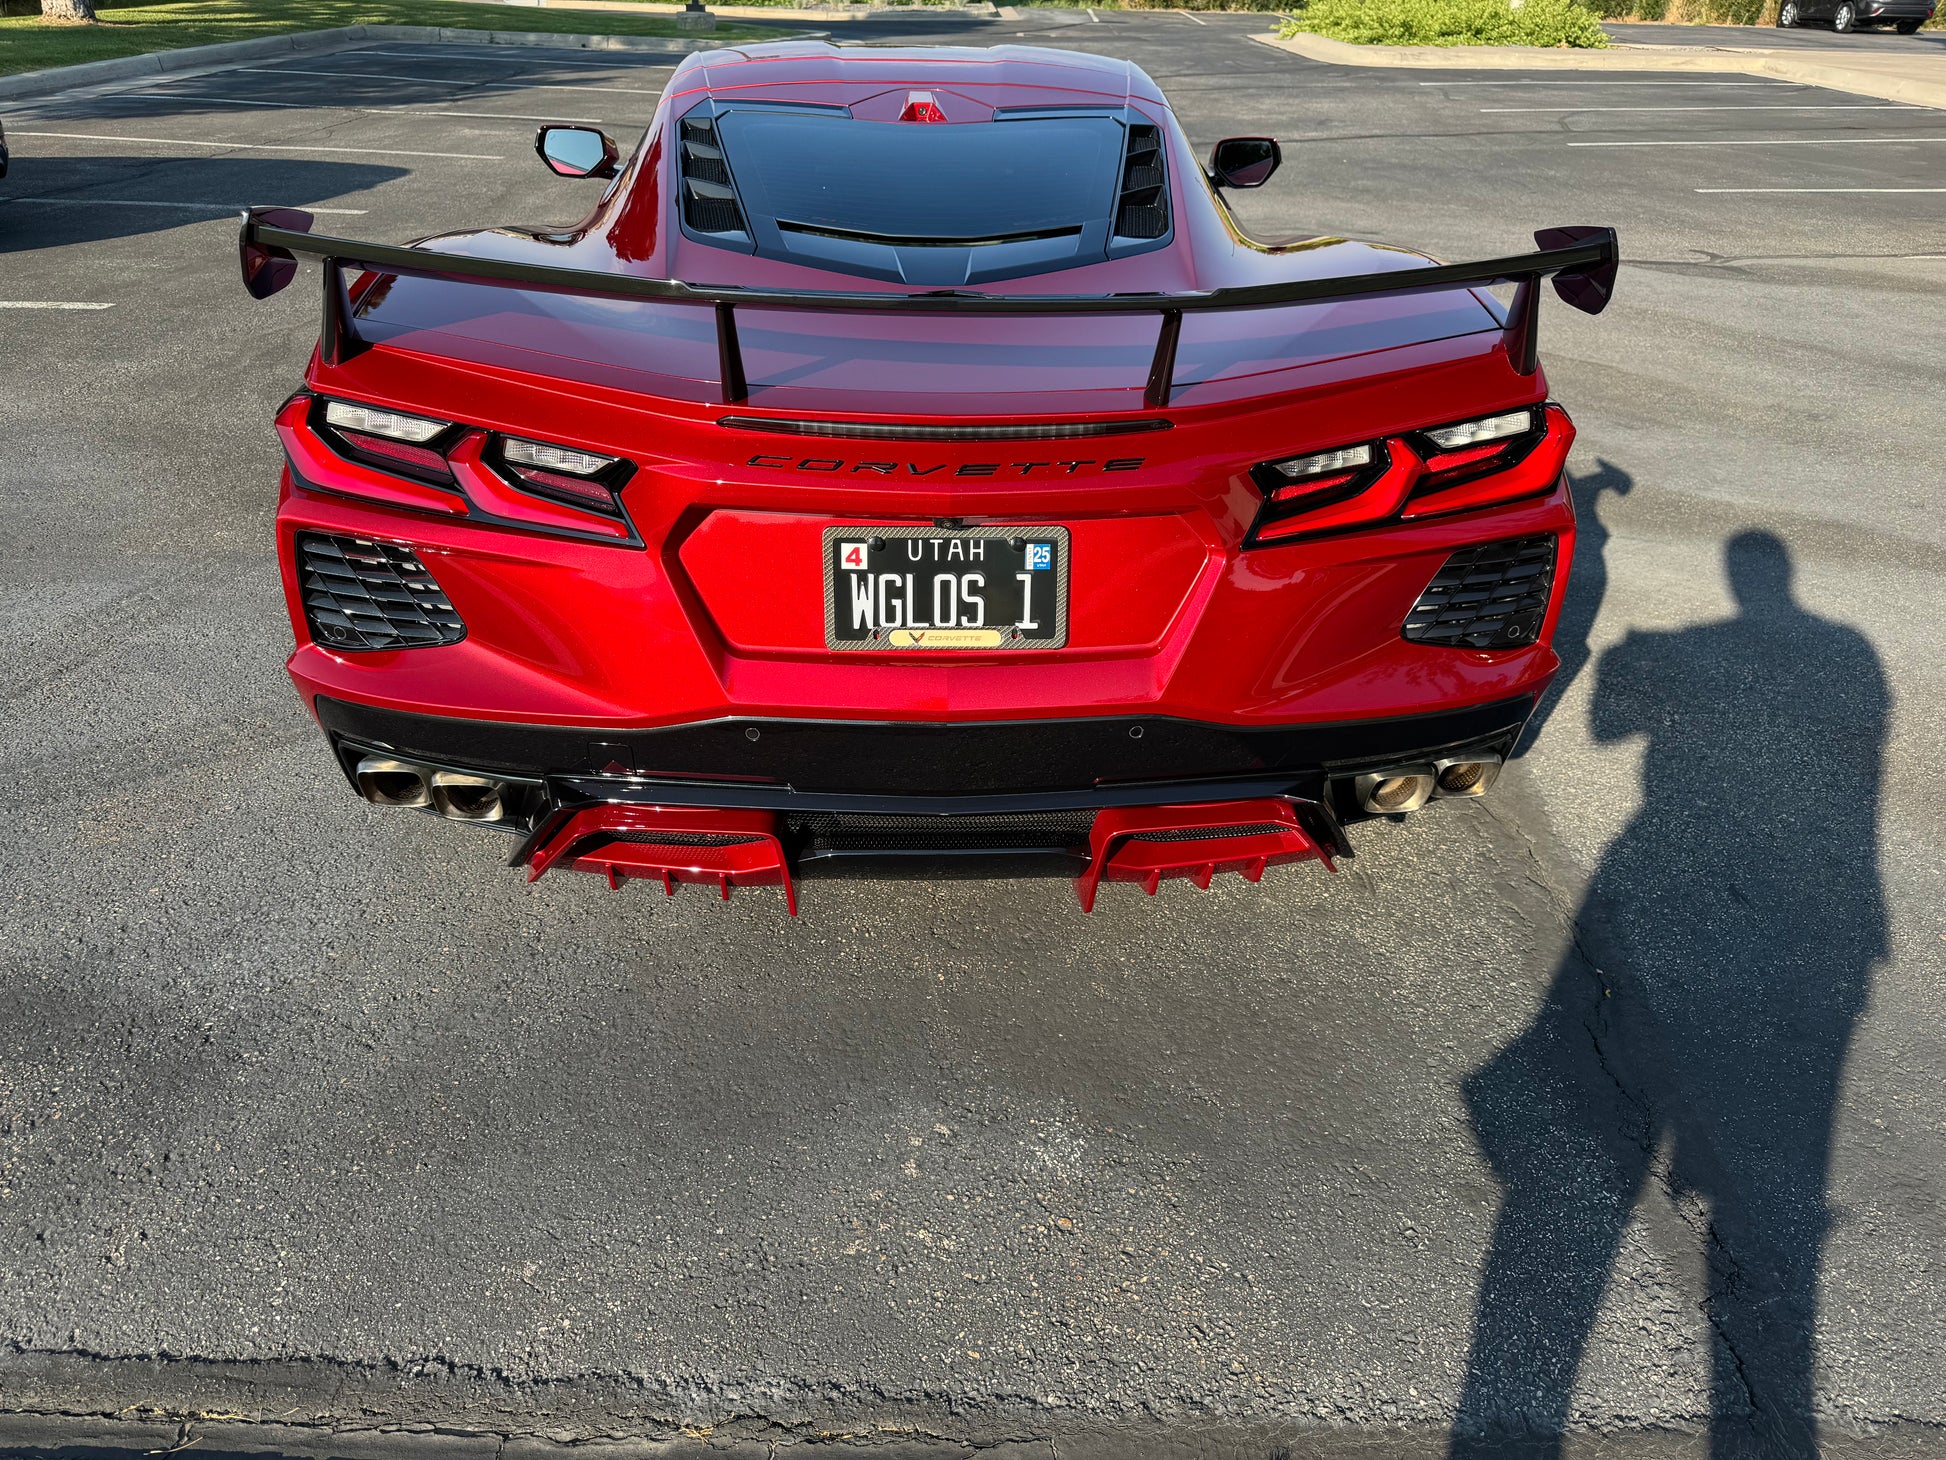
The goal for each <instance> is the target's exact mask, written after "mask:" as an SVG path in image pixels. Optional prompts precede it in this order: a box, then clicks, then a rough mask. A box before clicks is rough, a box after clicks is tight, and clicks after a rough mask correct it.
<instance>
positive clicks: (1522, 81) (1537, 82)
mask: <svg viewBox="0 0 1946 1460" xmlns="http://www.w3.org/2000/svg"><path fill="white" fill-rule="evenodd" d="M1419 84H1420V85H1421V86H1558V87H1561V88H1562V89H1563V90H1566V89H1570V88H1573V87H1576V86H1793V87H1800V88H1801V87H1802V86H1804V84H1805V83H1804V82H1802V81H1546V80H1543V79H1541V78H1539V77H1534V76H1523V77H1518V78H1516V79H1514V80H1512V81H1421V82H1420V83H1419Z"/></svg>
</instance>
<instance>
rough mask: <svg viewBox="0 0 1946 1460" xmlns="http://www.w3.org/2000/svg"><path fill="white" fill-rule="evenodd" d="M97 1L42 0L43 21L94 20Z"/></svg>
mask: <svg viewBox="0 0 1946 1460" xmlns="http://www.w3.org/2000/svg"><path fill="white" fill-rule="evenodd" d="M94 18H95V0H41V19H43V20H90V21H91V20H93V19H94Z"/></svg>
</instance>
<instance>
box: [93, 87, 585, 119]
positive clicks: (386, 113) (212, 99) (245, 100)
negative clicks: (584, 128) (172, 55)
mask: <svg viewBox="0 0 1946 1460" xmlns="http://www.w3.org/2000/svg"><path fill="white" fill-rule="evenodd" d="M101 100H103V101H144V102H161V101H166V102H175V103H177V104H180V103H182V102H208V103H209V104H210V105H212V106H274V107H288V108H296V109H297V110H300V111H314V112H362V113H365V114H366V115H368V116H375V117H463V118H467V119H469V120H476V119H477V120H481V121H500V122H584V123H586V124H587V125H589V126H591V127H599V126H601V125H602V124H603V123H602V119H601V118H600V117H564V116H562V115H561V114H560V113H558V112H547V113H544V114H541V115H536V116H527V115H525V114H524V113H521V112H457V111H451V110H448V109H446V108H443V107H442V108H441V109H440V110H438V111H427V110H425V109H424V108H423V107H411V106H342V105H340V104H338V103H336V102H317V103H315V104H313V103H309V102H302V101H258V100H255V99H253V98H251V97H247V96H191V95H189V94H187V93H183V94H180V95H179V94H176V93H173V92H158V93H156V94H154V95H148V96H142V95H134V94H130V95H125V96H106V97H102V98H101Z"/></svg>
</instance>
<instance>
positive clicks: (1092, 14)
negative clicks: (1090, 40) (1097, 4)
mask: <svg viewBox="0 0 1946 1460" xmlns="http://www.w3.org/2000/svg"><path fill="white" fill-rule="evenodd" d="M1084 14H1086V15H1087V17H1088V19H1090V20H1092V21H1093V22H1094V23H1095V24H1096V25H1100V24H1101V17H1100V16H1099V15H1097V14H1095V12H1094V11H1092V10H1088V11H1085V12H1084Z"/></svg>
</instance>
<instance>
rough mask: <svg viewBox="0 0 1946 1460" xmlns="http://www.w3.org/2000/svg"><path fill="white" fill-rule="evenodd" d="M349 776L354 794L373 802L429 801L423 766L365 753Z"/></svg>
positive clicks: (405, 803) (411, 803)
mask: <svg viewBox="0 0 1946 1460" xmlns="http://www.w3.org/2000/svg"><path fill="white" fill-rule="evenodd" d="M352 779H353V780H355V781H356V782H357V783H358V794H359V795H361V796H363V797H364V798H365V799H366V800H367V801H370V802H371V803H372V804H373V805H375V806H410V807H424V806H430V805H431V804H432V788H431V787H429V786H428V785H427V784H426V772H425V770H424V769H423V768H422V767H420V766H416V765H412V764H410V763H409V762H407V761H402V760H386V759H384V758H383V757H381V756H376V755H368V756H366V757H365V758H364V759H363V760H361V761H359V762H358V769H357V771H356V772H355V773H354V774H353V776H352Z"/></svg>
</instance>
